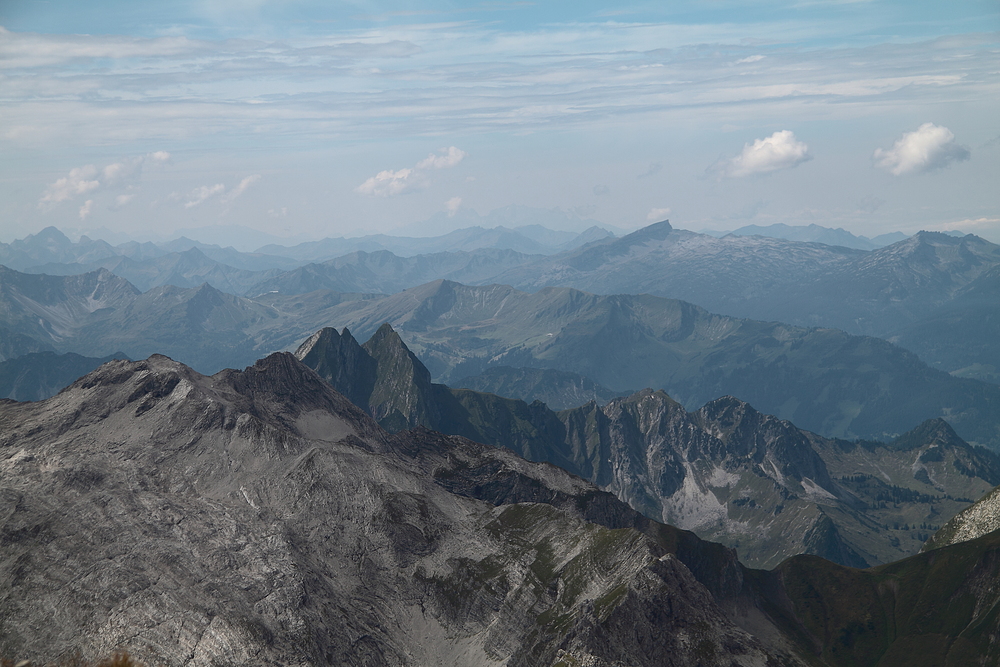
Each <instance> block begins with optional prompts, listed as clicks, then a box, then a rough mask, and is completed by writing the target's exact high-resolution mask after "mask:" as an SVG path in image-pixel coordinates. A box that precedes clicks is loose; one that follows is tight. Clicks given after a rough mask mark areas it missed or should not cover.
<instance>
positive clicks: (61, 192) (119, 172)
mask: <svg viewBox="0 0 1000 667" xmlns="http://www.w3.org/2000/svg"><path fill="white" fill-rule="evenodd" d="M169 159H170V153H168V152H166V151H157V152H155V153H149V154H147V155H140V156H138V157H131V158H126V159H123V160H120V161H118V162H112V163H111V164H109V165H106V166H105V167H104V168H103V169H101V170H100V173H99V174H98V170H97V167H95V166H94V165H92V164H88V165H84V166H82V167H76V168H74V169H70V172H69V176H66V177H65V178H60V179H58V180H57V181H56V182H55V183H53V184H52V185H50V186H49V187H48V188H46V190H45V193H44V194H43V195H42V198H41V199H40V200H39V201H38V205H39V206H45V205H52V204H58V203H59V202H63V201H66V200H67V199H72V198H73V197H76V196H79V195H84V194H87V193H88V192H91V191H93V190H96V189H97V188H100V187H108V186H115V185H119V184H121V183H123V182H125V181H129V180H133V179H135V178H137V177H138V175H139V173H140V172H141V171H142V166H143V164H145V163H146V162H147V161H151V162H153V163H156V164H162V163H164V162H166V161H167V160H169Z"/></svg>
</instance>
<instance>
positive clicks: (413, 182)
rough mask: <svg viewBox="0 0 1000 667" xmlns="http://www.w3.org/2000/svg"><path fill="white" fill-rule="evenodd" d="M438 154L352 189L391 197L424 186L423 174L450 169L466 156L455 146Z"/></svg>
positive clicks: (387, 171) (377, 195)
mask: <svg viewBox="0 0 1000 667" xmlns="http://www.w3.org/2000/svg"><path fill="white" fill-rule="evenodd" d="M438 153H440V154H439V155H438V154H434V153H431V154H430V155H428V156H427V157H425V158H424V159H423V160H421V161H420V162H418V163H417V164H416V165H415V166H414V167H412V168H410V167H406V168H405V169H399V170H398V171H392V170H391V169H386V170H384V171H380V172H379V173H377V174H375V175H374V176H372V177H371V178H369V179H368V180H367V181H365V182H364V183H362V184H361V185H359V186H358V187H356V188H354V191H355V192H357V193H359V194H362V195H371V196H374V197H391V196H392V195H397V194H399V193H401V192H405V191H407V190H409V189H410V188H413V187H415V186H418V185H426V184H427V179H426V177H425V176H424V175H423V172H424V171H426V170H428V169H450V168H451V167H454V166H455V165H457V164H458V163H459V162H461V161H462V159H463V158H464V157H465V156H466V155H468V153H466V152H465V151H463V150H462V149H460V148H456V147H455V146H449V147H448V148H442V149H441V150H440V151H438Z"/></svg>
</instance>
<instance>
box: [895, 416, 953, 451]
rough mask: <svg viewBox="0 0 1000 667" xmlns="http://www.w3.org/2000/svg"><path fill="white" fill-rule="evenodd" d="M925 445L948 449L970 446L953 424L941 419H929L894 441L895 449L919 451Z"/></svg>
mask: <svg viewBox="0 0 1000 667" xmlns="http://www.w3.org/2000/svg"><path fill="white" fill-rule="evenodd" d="M925 445H931V446H935V445H938V446H942V447H946V448H953V447H956V446H960V447H964V448H967V447H968V444H966V442H965V441H964V440H962V438H960V437H959V436H958V434H957V433H955V429H953V428H952V427H951V424H949V423H948V422H946V421H945V420H944V419H942V418H941V417H936V418H934V419H928V420H927V421H925V422H923V423H922V424H920V425H919V426H917V427H916V428H914V429H913V430H911V431H907V432H906V433H904V434H903V435H901V436H899V437H898V438H896V439H895V440H893V441H892V446H893V447H894V448H895V449H902V450H909V449H918V448H920V447H923V446H925Z"/></svg>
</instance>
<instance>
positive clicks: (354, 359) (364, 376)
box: [295, 327, 378, 410]
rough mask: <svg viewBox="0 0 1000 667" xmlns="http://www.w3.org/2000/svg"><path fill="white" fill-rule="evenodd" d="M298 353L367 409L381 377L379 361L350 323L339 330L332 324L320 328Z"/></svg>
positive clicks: (303, 361) (305, 361)
mask: <svg viewBox="0 0 1000 667" xmlns="http://www.w3.org/2000/svg"><path fill="white" fill-rule="evenodd" d="M295 357H296V358H297V359H298V360H299V361H301V362H302V363H303V364H305V365H306V366H308V367H309V368H311V369H313V370H314V371H316V373H318V374H319V376H320V377H322V378H323V379H324V380H326V381H327V382H329V383H330V384H331V385H333V388H334V389H336V390H337V391H339V392H340V393H342V394H344V395H345V396H347V398H348V399H350V401H351V402H352V403H354V404H355V405H357V406H358V407H360V408H362V409H363V410H370V409H371V406H370V405H369V399H370V398H371V395H372V392H373V391H374V389H375V382H376V380H377V378H378V362H377V361H376V360H375V358H374V357H373V356H372V355H371V354H369V353H368V351H367V350H366V349H364V348H363V347H361V344H360V343H358V341H357V340H355V339H354V336H352V335H351V332H350V331H348V329H347V327H344V331H343V333H337V330H336V329H334V328H332V327H326V328H324V329H320V330H319V331H317V332H316V333H314V334H313V335H312V336H310V337H309V338H307V339H306V341H305V342H304V343H302V345H300V346H299V348H298V349H297V350H296V351H295Z"/></svg>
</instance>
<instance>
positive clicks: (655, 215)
mask: <svg viewBox="0 0 1000 667" xmlns="http://www.w3.org/2000/svg"><path fill="white" fill-rule="evenodd" d="M668 215H670V209H669V208H652V209H650V210H649V213H647V214H646V220H649V221H653V220H664V219H666V217H667V216H668Z"/></svg>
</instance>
